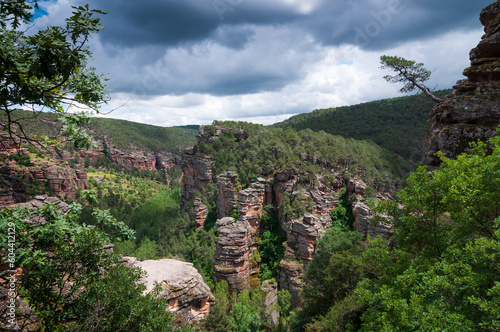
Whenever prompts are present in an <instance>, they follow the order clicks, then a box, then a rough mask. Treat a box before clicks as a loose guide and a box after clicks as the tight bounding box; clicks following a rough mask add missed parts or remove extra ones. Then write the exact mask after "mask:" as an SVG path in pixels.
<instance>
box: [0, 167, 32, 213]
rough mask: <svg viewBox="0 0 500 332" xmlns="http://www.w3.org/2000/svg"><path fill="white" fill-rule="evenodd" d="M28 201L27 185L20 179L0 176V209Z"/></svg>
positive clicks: (4, 175)
mask: <svg viewBox="0 0 500 332" xmlns="http://www.w3.org/2000/svg"><path fill="white" fill-rule="evenodd" d="M25 201H26V185H25V184H24V183H23V181H21V180H20V179H18V178H16V177H14V176H9V175H6V174H0V209H1V208H2V207H5V206H8V205H12V204H16V203H22V202H25Z"/></svg>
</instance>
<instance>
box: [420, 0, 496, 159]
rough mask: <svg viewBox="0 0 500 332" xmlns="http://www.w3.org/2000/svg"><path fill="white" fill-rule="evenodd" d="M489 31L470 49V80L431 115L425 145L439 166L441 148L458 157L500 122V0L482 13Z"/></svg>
mask: <svg viewBox="0 0 500 332" xmlns="http://www.w3.org/2000/svg"><path fill="white" fill-rule="evenodd" d="M480 21H481V23H482V24H483V25H484V31H485V34H484V36H483V37H482V40H481V41H480V42H479V44H478V45H477V47H476V48H474V49H472V51H471V52H470V60H471V66H470V67H469V68H466V69H465V70H464V73H463V74H464V75H465V76H467V79H466V80H462V81H459V82H457V85H456V86H454V91H453V92H452V93H451V95H449V96H448V97H446V98H445V100H444V101H442V102H441V103H439V104H438V105H436V107H434V109H433V110H432V113H431V116H430V119H429V122H428V123H429V133H428V134H427V137H426V140H425V146H424V163H425V164H427V165H431V166H439V165H440V163H441V161H440V159H439V158H437V157H436V156H435V153H436V152H438V151H441V152H443V154H444V155H445V156H447V157H454V156H457V155H459V154H460V153H462V152H466V151H468V150H469V144H470V143H471V142H474V141H477V140H482V141H485V140H487V139H488V138H490V137H493V136H494V135H495V134H496V130H495V129H496V127H497V126H498V125H499V124H500V1H499V0H497V1H496V2H494V3H493V4H491V5H489V6H487V7H485V8H484V9H483V11H482V12H481V14H480Z"/></svg>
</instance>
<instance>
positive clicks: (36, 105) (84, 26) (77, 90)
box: [0, 0, 106, 147]
mask: <svg viewBox="0 0 500 332" xmlns="http://www.w3.org/2000/svg"><path fill="white" fill-rule="evenodd" d="M0 5H1V8H2V10H1V11H0V35H1V40H2V47H1V48H0V58H1V59H2V60H1V68H2V78H1V80H0V107H1V109H2V111H1V112H2V113H1V115H2V118H3V120H4V121H2V122H1V127H2V128H3V129H4V130H5V131H6V132H7V133H9V134H10V135H12V134H14V131H15V129H14V127H17V128H19V129H18V130H17V131H16V134H17V135H19V136H20V137H22V138H23V139H25V140H28V141H31V142H33V137H31V136H29V135H27V133H26V132H25V131H24V130H23V126H22V123H21V119H20V118H19V117H17V116H16V114H15V113H14V111H15V109H16V108H18V107H29V108H31V109H32V110H33V112H32V114H31V118H37V117H38V115H39V114H40V113H41V110H42V109H43V110H45V111H46V110H50V111H53V112H55V113H57V114H58V115H67V116H69V117H68V118H66V120H65V123H64V126H63V130H64V131H66V132H67V133H68V134H69V135H70V137H71V138H73V139H74V141H75V146H77V147H89V146H90V145H91V139H90V137H89V136H88V135H86V133H85V132H84V131H83V130H81V129H80V128H78V127H77V126H78V125H81V124H83V123H82V119H83V117H79V115H76V114H69V115H68V114H66V110H65V109H64V106H65V105H66V106H68V107H69V106H70V105H74V104H79V105H84V106H85V107H87V108H91V109H94V110H97V109H98V107H99V104H100V103H102V102H104V101H105V100H106V96H105V93H104V90H105V86H104V85H103V83H102V82H103V81H104V80H105V79H104V78H103V76H102V75H100V74H97V73H96V72H95V68H92V67H87V62H88V60H89V59H91V58H92V54H91V52H90V51H89V49H88V47H87V46H86V44H87V42H88V40H89V38H90V36H91V35H93V34H95V33H97V32H98V31H99V30H101V29H102V28H104V26H103V25H102V24H101V23H100V18H99V17H96V15H102V14H104V13H103V12H101V11H99V10H97V9H90V8H89V6H88V5H85V6H78V7H73V9H74V12H73V14H72V16H70V17H68V18H67V19H66V25H65V26H62V27H59V26H49V27H47V28H45V29H42V30H40V31H38V32H37V33H35V34H31V35H30V34H28V33H27V31H28V29H25V24H30V23H31V22H30V20H31V19H32V17H33V15H32V14H31V11H32V10H33V7H38V4H37V1H36V0H35V1H1V2H0ZM63 118H64V117H63ZM37 138H38V139H43V141H45V143H56V140H58V137H57V136H53V137H52V138H50V139H49V137H48V136H42V134H41V133H37Z"/></svg>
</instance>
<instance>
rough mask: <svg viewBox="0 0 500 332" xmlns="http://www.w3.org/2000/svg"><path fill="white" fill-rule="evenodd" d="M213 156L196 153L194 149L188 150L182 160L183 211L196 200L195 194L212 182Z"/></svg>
mask: <svg viewBox="0 0 500 332" xmlns="http://www.w3.org/2000/svg"><path fill="white" fill-rule="evenodd" d="M213 163H214V162H213V159H212V157H211V156H208V155H205V154H201V153H196V152H195V151H194V150H193V149H187V150H186V153H185V155H184V159H183V160H182V166H181V168H182V175H183V176H182V186H181V203H180V205H181V211H184V206H185V204H186V203H187V202H188V201H191V200H192V199H193V198H194V193H195V192H196V191H197V190H199V189H201V188H202V187H204V186H206V185H207V184H209V183H210V182H212V165H213Z"/></svg>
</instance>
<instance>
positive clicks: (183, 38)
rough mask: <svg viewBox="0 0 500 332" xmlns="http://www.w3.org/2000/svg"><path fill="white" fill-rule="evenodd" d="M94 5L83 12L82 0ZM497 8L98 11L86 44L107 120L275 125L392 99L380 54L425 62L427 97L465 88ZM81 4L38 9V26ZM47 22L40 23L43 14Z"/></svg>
mask: <svg viewBox="0 0 500 332" xmlns="http://www.w3.org/2000/svg"><path fill="white" fill-rule="evenodd" d="M87 2H89V1H87ZM491 2H492V0H439V1H436V0H272V1H270V0H141V1H137V0H101V1H94V2H91V5H92V6H94V8H98V9H101V10H103V11H105V12H107V15H105V16H104V17H103V19H102V22H103V23H104V25H106V29H105V30H103V31H102V32H100V33H99V34H98V35H97V36H95V37H94V38H93V39H92V40H91V43H90V46H91V49H92V50H93V52H94V58H95V60H96V64H95V66H96V67H97V68H98V70H99V71H101V72H104V73H107V74H108V76H109V82H108V87H109V88H110V89H113V90H112V91H111V92H110V96H111V101H110V102H109V104H108V105H106V106H105V107H104V108H103V111H108V110H112V109H114V111H113V112H112V113H111V114H110V115H108V117H113V118H120V119H126V120H131V121H136V122H143V123H149V124H154V125H161V126H174V125H186V124H209V123H211V122H212V121H213V120H214V119H221V120H226V119H231V120H242V121H251V122H258V123H263V124H271V123H275V122H278V121H282V120H284V119H287V118H288V117H290V116H292V115H294V114H298V113H304V112H310V111H312V110H314V109H318V108H328V107H335V106H342V105H352V104H358V103H362V102H367V101H371V100H376V99H382V98H389V97H395V96H398V90H399V88H400V87H399V86H397V85H394V84H389V83H387V82H385V81H384V79H383V78H382V76H383V75H385V74H388V73H389V72H386V73H384V72H383V71H382V70H380V69H379V67H380V64H379V58H380V56H381V55H384V54H386V55H398V56H402V57H405V58H408V59H413V60H417V61H419V62H423V63H424V64H425V65H426V67H427V68H429V69H432V70H434V73H433V75H432V78H431V80H430V82H429V84H428V85H429V86H430V87H432V88H435V89H443V88H449V87H451V86H452V85H453V84H454V83H455V82H456V81H457V80H459V79H462V75H461V73H462V71H463V69H464V68H465V67H467V66H468V64H469V60H468V54H469V51H470V49H471V48H473V47H475V45H477V43H478V42H479V40H480V38H481V35H482V26H481V25H480V23H479V13H480V12H481V9H482V8H483V7H485V6H486V5H488V4H489V3H491ZM83 3H85V1H80V0H57V1H54V0H51V1H47V2H42V3H41V6H42V8H43V10H44V11H45V15H42V16H41V17H40V18H38V20H37V25H38V26H44V25H46V24H48V23H50V24H60V23H62V22H63V21H64V18H65V17H67V16H68V15H69V14H70V12H71V6H72V5H77V4H83ZM42 14H44V13H42Z"/></svg>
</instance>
